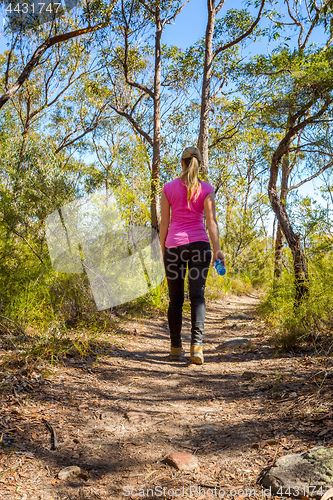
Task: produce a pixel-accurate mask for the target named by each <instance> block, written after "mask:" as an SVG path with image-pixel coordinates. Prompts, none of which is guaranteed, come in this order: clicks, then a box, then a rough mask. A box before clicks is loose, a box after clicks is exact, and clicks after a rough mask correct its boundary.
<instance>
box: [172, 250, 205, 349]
mask: <svg viewBox="0 0 333 500" xmlns="http://www.w3.org/2000/svg"><path fill="white" fill-rule="evenodd" d="M211 258H212V252H211V249H210V244H209V243H208V242H206V241H194V242H193V243H188V244H186V245H181V246H179V247H173V248H166V249H165V253H164V265H165V273H166V277H167V280H168V287H169V297H170V303H169V309H168V321H169V329H170V338H171V346H172V347H181V345H182V340H181V329H182V310H183V303H184V280H185V273H186V268H187V264H188V270H189V287H190V301H191V324H192V327H191V345H202V336H203V329H204V323H205V315H206V304H205V297H204V293H205V284H206V279H207V273H208V268H209V264H210V261H211Z"/></svg>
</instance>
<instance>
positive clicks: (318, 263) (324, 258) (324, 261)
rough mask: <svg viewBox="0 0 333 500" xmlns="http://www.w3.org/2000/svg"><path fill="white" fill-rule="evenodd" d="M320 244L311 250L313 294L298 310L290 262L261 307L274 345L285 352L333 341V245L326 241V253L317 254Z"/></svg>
mask: <svg viewBox="0 0 333 500" xmlns="http://www.w3.org/2000/svg"><path fill="white" fill-rule="evenodd" d="M321 244H322V242H321V243H320V244H319V245H318V244H316V245H315V246H313V247H312V249H309V250H308V257H310V256H311V258H308V266H309V275H310V284H311V287H310V294H309V296H307V297H306V298H304V300H303V301H302V303H301V304H300V305H299V307H295V304H294V294H295V289H294V283H293V279H292V275H291V273H290V265H291V262H289V264H288V268H287V269H285V270H284V272H283V273H282V278H281V279H280V281H279V282H277V283H274V286H272V287H271V289H270V290H269V292H268V293H267V295H266V298H265V300H264V301H263V303H262V305H261V312H262V314H263V315H264V316H265V318H266V320H267V321H268V324H269V325H270V328H271V332H272V337H273V340H274V342H275V344H276V345H277V346H278V347H281V348H283V349H284V350H289V349H294V348H299V347H301V346H302V345H304V344H306V345H309V344H314V343H316V344H318V345H325V344H328V345H329V344H330V343H331V342H332V340H333V319H332V318H333V264H332V262H333V259H332V257H333V242H332V239H331V240H330V245H329V246H328V245H327V242H326V249H327V252H326V253H322V252H318V253H317V254H316V251H318V250H319V248H320V245H321ZM289 260H291V259H290V256H289Z"/></svg>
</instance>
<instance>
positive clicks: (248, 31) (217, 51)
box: [213, 0, 266, 59]
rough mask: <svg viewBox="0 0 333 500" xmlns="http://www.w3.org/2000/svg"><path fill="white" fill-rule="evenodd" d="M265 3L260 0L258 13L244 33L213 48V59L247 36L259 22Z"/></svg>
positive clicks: (264, 0) (263, 0)
mask: <svg viewBox="0 0 333 500" xmlns="http://www.w3.org/2000/svg"><path fill="white" fill-rule="evenodd" d="M265 3H266V0H261V5H260V9H259V12H258V15H257V18H256V20H255V21H254V22H253V23H252V24H251V26H250V27H249V29H248V30H246V31H245V33H243V34H242V35H240V36H239V37H237V38H235V40H232V41H231V42H228V43H226V44H224V45H222V47H219V48H217V49H215V50H214V53H213V59H214V58H215V57H216V56H217V55H218V54H220V52H222V51H224V50H226V49H229V48H230V47H233V46H234V45H237V43H239V42H241V41H242V40H244V38H246V37H247V36H249V35H250V34H251V33H252V32H253V30H254V28H255V27H256V26H257V24H258V23H259V21H260V18H261V16H262V13H263V10H264V6H265Z"/></svg>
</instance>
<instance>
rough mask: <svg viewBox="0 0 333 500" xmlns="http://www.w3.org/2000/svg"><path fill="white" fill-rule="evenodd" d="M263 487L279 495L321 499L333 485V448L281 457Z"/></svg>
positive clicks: (265, 477)
mask: <svg viewBox="0 0 333 500" xmlns="http://www.w3.org/2000/svg"><path fill="white" fill-rule="evenodd" d="M261 484H262V485H263V486H264V487H265V488H268V489H270V490H271V493H272V494H277V495H280V496H290V497H294V498H301V497H311V498H321V497H322V496H323V494H324V493H325V491H326V490H328V489H329V487H330V486H332V484H333V449H332V448H325V447H315V448H311V449H310V450H308V451H306V452H304V453H298V454H295V455H286V456H284V457H281V458H279V459H278V460H277V461H276V464H275V465H274V466H273V467H271V469H270V470H269V471H267V472H266V473H265V475H264V476H263V478H262V480H261Z"/></svg>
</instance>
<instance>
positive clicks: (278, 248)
mask: <svg viewBox="0 0 333 500" xmlns="http://www.w3.org/2000/svg"><path fill="white" fill-rule="evenodd" d="M289 175H290V169H289V153H286V154H285V155H284V157H283V160H282V179H281V192H280V200H281V202H282V203H283V205H284V206H285V207H286V206H287V195H288V179H289ZM283 243H284V235H283V231H282V228H281V225H280V223H278V227H277V230H276V240H275V257H274V278H275V279H280V278H281V274H282V256H283Z"/></svg>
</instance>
